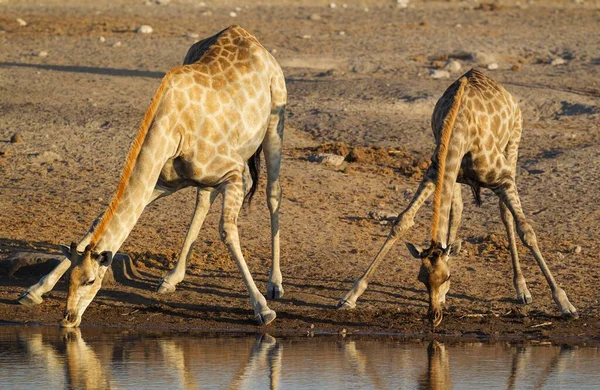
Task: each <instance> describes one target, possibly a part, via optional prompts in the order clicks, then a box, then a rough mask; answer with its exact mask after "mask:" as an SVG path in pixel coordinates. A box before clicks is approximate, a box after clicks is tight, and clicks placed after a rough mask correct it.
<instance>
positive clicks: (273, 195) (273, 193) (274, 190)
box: [267, 183, 281, 211]
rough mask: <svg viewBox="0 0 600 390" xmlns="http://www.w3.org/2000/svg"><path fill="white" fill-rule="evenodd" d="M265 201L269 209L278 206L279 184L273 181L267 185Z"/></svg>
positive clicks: (279, 201)
mask: <svg viewBox="0 0 600 390" xmlns="http://www.w3.org/2000/svg"><path fill="white" fill-rule="evenodd" d="M267 203H268V206H269V210H271V211H274V210H277V209H278V208H279V204H280V203H281V186H280V185H279V183H274V184H272V185H270V186H268V187H267Z"/></svg>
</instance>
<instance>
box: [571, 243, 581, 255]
mask: <svg viewBox="0 0 600 390" xmlns="http://www.w3.org/2000/svg"><path fill="white" fill-rule="evenodd" d="M573 253H575V254H580V253H581V247H580V246H579V245H577V246H576V247H575V248H573Z"/></svg>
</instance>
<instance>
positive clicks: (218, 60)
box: [19, 25, 287, 327]
mask: <svg viewBox="0 0 600 390" xmlns="http://www.w3.org/2000/svg"><path fill="white" fill-rule="evenodd" d="M286 100H287V93H286V87H285V79H284V76H283V72H282V70H281V67H280V66H279V64H278V63H277V61H276V60H275V58H274V57H273V56H272V55H271V54H270V53H269V52H268V51H267V50H266V49H265V48H264V47H263V46H262V45H261V44H260V43H259V42H258V40H257V39H256V38H255V37H254V36H252V35H251V34H250V33H249V32H247V31H246V30H245V29H243V28H242V27H240V26H235V25H234V26H230V27H228V28H226V29H224V30H223V31H221V32H219V33H217V34H216V35H214V36H212V37H210V38H207V39H204V40H202V41H199V42H197V43H195V44H194V45H193V46H192V47H191V48H190V49H189V51H188V53H187V54H186V56H185V61H184V65H183V66H179V67H176V68H174V69H172V70H171V71H170V72H168V73H167V74H166V75H165V77H164V78H163V79H162V82H161V84H160V86H159V88H158V90H157V92H156V94H155V95H154V98H153V100H152V103H151V104H150V107H149V108H148V110H147V111H146V114H145V117H144V119H143V121H142V124H141V125H140V128H139V131H138V133H137V136H136V138H135V139H134V141H133V143H132V146H131V148H130V151H129V153H128V156H127V159H126V162H125V167H124V169H123V173H122V175H121V179H120V182H119V185H118V188H117V190H116V193H115V195H114V196H113V198H112V200H111V202H110V204H109V206H108V208H107V209H106V210H105V211H104V212H103V213H102V214H101V215H100V216H99V217H98V218H97V219H96V221H95V222H94V223H93V224H92V227H91V228H90V230H89V231H88V233H87V234H86V235H85V236H84V238H83V239H82V240H81V241H79V242H78V243H72V244H71V246H70V248H67V247H64V246H61V247H60V248H61V250H62V252H63V253H64V255H65V258H64V259H63V260H62V261H61V262H60V264H59V265H58V266H57V267H56V268H55V269H54V270H52V271H51V273H50V274H48V275H46V276H44V277H43V278H42V279H41V280H40V281H39V282H38V283H37V284H36V285H33V286H31V287H30V288H29V289H28V290H27V291H25V293H24V294H23V295H22V296H21V298H20V299H19V302H20V303H23V304H29V303H32V304H36V303H41V301H42V298H41V296H42V294H44V293H46V292H48V291H50V290H51V289H52V288H53V287H54V285H55V284H56V282H57V281H58V279H59V278H60V277H61V276H62V275H63V274H64V273H65V272H66V271H67V270H68V269H69V268H70V267H71V264H73V267H71V268H72V269H71V273H70V281H69V292H68V296H67V307H66V311H65V317H64V319H63V320H62V321H61V325H62V326H64V327H76V326H78V325H79V324H80V322H81V316H82V314H83V312H84V311H85V309H86V308H87V306H88V305H89V304H90V302H91V301H92V300H93V298H94V297H95V295H96V293H97V292H98V290H99V289H100V287H101V283H102V278H103V277H104V274H105V272H106V270H107V268H108V266H109V265H110V263H111V261H112V257H113V254H114V253H116V251H117V250H118V249H119V248H120V246H121V245H122V243H123V242H124V241H125V239H126V238H127V236H128V235H129V233H130V232H131V230H132V229H133V227H134V225H135V224H136V221H137V220H138V218H139V216H140V215H141V213H142V211H143V210H144V208H145V207H146V206H147V205H148V204H150V203H152V202H153V201H155V200H157V199H159V198H162V197H164V196H167V195H170V194H172V193H174V192H176V191H178V190H180V189H182V188H185V187H189V186H193V187H196V188H197V196H196V205H195V210H194V215H193V217H192V221H191V223H190V226H189V229H188V233H187V236H186V238H185V242H184V245H183V248H182V250H181V253H180V256H179V259H178V261H177V264H176V266H175V268H174V269H173V270H172V271H171V272H170V273H169V274H168V275H167V276H166V277H165V278H164V280H163V281H162V283H161V286H160V287H159V290H163V291H164V290H167V291H168V290H170V291H172V290H174V287H175V285H176V284H177V283H179V282H180V281H181V280H182V279H183V277H184V274H185V267H186V262H187V260H188V258H189V254H190V250H191V247H192V244H193V243H194V241H195V240H196V238H197V237H198V233H199V230H200V228H201V226H202V223H203V221H204V218H205V216H206V214H207V212H208V209H209V208H210V206H211V204H212V202H213V201H214V199H215V197H216V196H217V195H219V194H222V195H223V204H222V216H221V220H220V224H219V231H220V235H221V239H222V240H223V242H224V243H225V244H226V246H227V248H228V250H229V252H230V254H231V256H232V257H233V258H234V260H235V261H236V264H237V266H238V269H239V270H240V272H241V273H242V277H243V280H244V282H245V284H246V287H247V289H248V292H249V295H250V303H251V305H252V308H253V309H254V314H255V319H256V321H257V322H258V323H259V324H268V323H270V322H271V321H273V320H274V319H275V317H276V314H275V312H274V311H273V310H271V309H269V307H268V306H267V302H266V299H265V297H264V296H263V295H262V294H261V293H260V292H259V290H258V288H257V286H256V284H255V283H254V280H253V279H252V275H251V274H250V271H249V269H248V266H247V265H246V261H245V259H244V256H243V255H242V250H241V247H240V242H239V235H238V229H237V218H238V214H239V211H240V209H241V206H242V204H243V202H244V199H245V197H247V198H251V197H252V195H253V194H254V191H255V190H256V186H257V181H258V173H259V164H260V154H259V153H260V152H261V150H262V151H263V152H264V156H265V160H266V168H267V186H266V187H267V188H266V192H267V204H268V208H269V212H270V218H271V246H272V267H271V272H270V276H269V282H268V290H267V291H268V292H267V297H268V298H274V299H277V298H280V297H281V296H282V295H283V293H284V290H283V287H282V275H281V271H280V267H279V262H280V261H279V208H280V203H281V186H280V184H279V170H280V163H281V148H282V141H283V122H284V111H285V105H286Z"/></svg>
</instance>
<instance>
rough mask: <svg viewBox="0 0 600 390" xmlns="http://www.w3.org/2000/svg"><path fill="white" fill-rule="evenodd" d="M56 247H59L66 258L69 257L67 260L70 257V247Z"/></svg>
mask: <svg viewBox="0 0 600 390" xmlns="http://www.w3.org/2000/svg"><path fill="white" fill-rule="evenodd" d="M58 249H60V251H61V252H62V254H63V255H65V257H66V258H67V259H69V260H70V259H71V249H70V248H69V247H68V246H64V245H59V246H58Z"/></svg>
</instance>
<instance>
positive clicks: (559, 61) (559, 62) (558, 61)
mask: <svg viewBox="0 0 600 390" xmlns="http://www.w3.org/2000/svg"><path fill="white" fill-rule="evenodd" d="M566 63H567V61H565V59H564V58H561V57H557V58H555V59H553V60H552V61H550V65H552V66H558V65H564V64H566Z"/></svg>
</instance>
